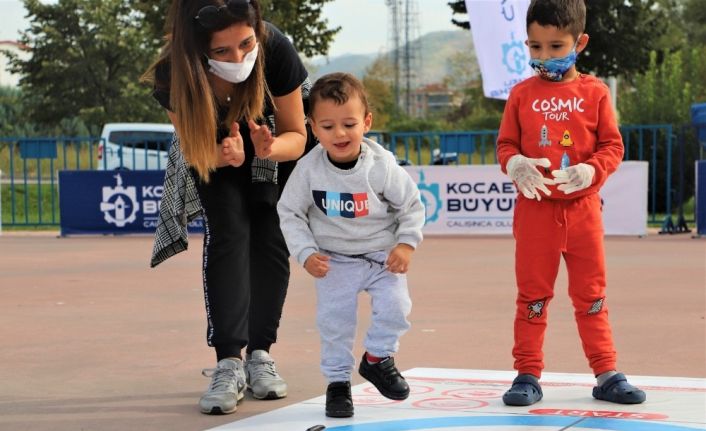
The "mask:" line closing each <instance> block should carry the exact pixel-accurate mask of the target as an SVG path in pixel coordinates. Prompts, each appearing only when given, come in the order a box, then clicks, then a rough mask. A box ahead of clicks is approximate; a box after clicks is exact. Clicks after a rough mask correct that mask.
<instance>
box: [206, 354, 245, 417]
mask: <svg viewBox="0 0 706 431" xmlns="http://www.w3.org/2000/svg"><path fill="white" fill-rule="evenodd" d="M201 374H203V375H204V376H205V377H210V378H211V384H210V385H208V390H206V393H204V394H203V395H202V396H201V399H200V400H199V407H201V413H205V414H208V415H224V414H228V413H233V412H234V411H236V410H237V408H238V407H237V405H238V401H240V400H242V399H243V396H244V395H245V371H244V370H243V361H242V360H240V359H236V358H234V359H221V360H220V361H218V364H217V365H216V368H207V369H205V370H203V371H202V372H201Z"/></svg>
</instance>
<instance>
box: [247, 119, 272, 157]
mask: <svg viewBox="0 0 706 431" xmlns="http://www.w3.org/2000/svg"><path fill="white" fill-rule="evenodd" d="M248 127H249V128H250V138H251V139H252V143H253V146H254V147H255V155H256V156H257V158H258V159H266V158H268V157H270V154H272V143H273V142H274V141H275V138H274V136H272V132H271V131H270V128H269V127H267V126H266V125H263V126H260V125H258V124H257V123H255V122H254V121H253V120H248Z"/></svg>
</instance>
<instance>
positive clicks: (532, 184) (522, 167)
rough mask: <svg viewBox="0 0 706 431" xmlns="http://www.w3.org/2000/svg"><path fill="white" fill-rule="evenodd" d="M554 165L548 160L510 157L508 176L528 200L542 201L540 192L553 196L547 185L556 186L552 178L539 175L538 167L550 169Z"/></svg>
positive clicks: (519, 155) (518, 155) (517, 156)
mask: <svg viewBox="0 0 706 431" xmlns="http://www.w3.org/2000/svg"><path fill="white" fill-rule="evenodd" d="M551 165H552V163H551V162H550V161H549V159H547V158H543V159H530V158H527V157H525V156H523V155H521V154H516V155H514V156H512V157H510V160H508V162H507V175H508V176H509V177H510V179H512V180H513V181H514V182H515V184H517V189H518V190H519V191H520V193H522V194H523V195H525V197H526V198H527V199H537V200H538V201H541V200H542V195H540V194H539V190H541V191H543V192H544V193H545V194H547V195H551V194H552V192H551V191H549V189H548V188H547V186H546V185H545V184H554V180H552V179H551V178H544V176H543V175H542V174H541V173H539V171H538V170H537V166H542V167H544V168H548V167H550V166H551Z"/></svg>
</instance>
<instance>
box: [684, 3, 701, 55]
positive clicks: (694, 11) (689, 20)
mask: <svg viewBox="0 0 706 431" xmlns="http://www.w3.org/2000/svg"><path fill="white" fill-rule="evenodd" d="M682 18H683V20H682V22H683V24H684V28H685V32H686V35H687V39H688V41H689V43H691V44H701V45H703V44H706V25H704V23H706V7H704V1H703V0H684V9H683V13H682Z"/></svg>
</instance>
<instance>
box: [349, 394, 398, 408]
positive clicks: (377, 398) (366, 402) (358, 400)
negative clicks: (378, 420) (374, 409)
mask: <svg viewBox="0 0 706 431" xmlns="http://www.w3.org/2000/svg"><path fill="white" fill-rule="evenodd" d="M401 402H402V401H397V400H391V399H388V398H385V397H383V396H382V395H380V394H370V395H353V404H354V405H361V406H383V405H389V404H397V403H401Z"/></svg>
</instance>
